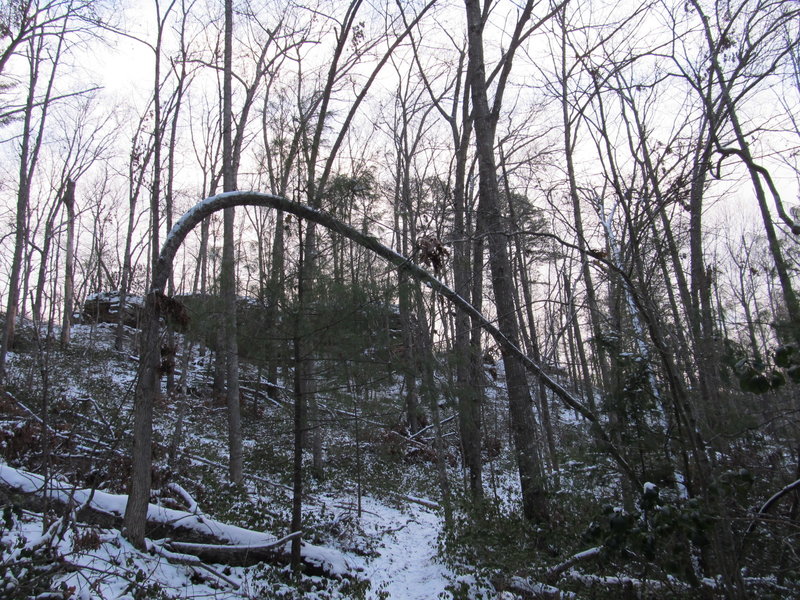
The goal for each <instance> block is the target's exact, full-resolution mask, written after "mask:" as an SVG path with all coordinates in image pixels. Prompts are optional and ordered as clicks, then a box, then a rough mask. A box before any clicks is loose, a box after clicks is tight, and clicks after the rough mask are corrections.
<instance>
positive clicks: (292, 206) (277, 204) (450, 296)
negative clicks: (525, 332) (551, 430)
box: [125, 192, 638, 547]
mask: <svg viewBox="0 0 800 600" xmlns="http://www.w3.org/2000/svg"><path fill="white" fill-rule="evenodd" d="M246 205H249V206H265V207H268V208H273V209H275V210H282V211H284V212H288V213H291V214H293V215H295V216H297V217H300V218H303V219H306V220H308V221H312V222H314V223H316V224H318V225H322V226H323V227H325V228H327V229H329V230H330V231H332V232H334V233H336V234H339V235H342V236H344V237H346V238H348V239H350V240H352V241H354V242H355V243H357V244H359V245H360V246H362V247H364V248H366V249H367V250H370V251H371V252H374V253H375V254H377V255H378V256H380V257H382V258H384V259H385V260H386V261H388V262H389V263H390V264H392V265H394V266H395V267H396V268H398V269H402V270H403V271H405V272H406V273H408V274H409V275H410V276H411V277H412V278H414V279H416V280H417V281H419V282H420V283H422V284H424V285H426V286H428V287H430V288H431V289H432V290H433V291H434V292H436V293H437V294H439V295H441V296H443V297H444V298H446V299H447V300H449V301H450V302H451V303H452V304H453V305H454V306H455V307H456V308H457V309H458V310H460V311H463V312H465V313H466V314H467V315H468V316H469V317H471V318H472V319H473V321H474V322H476V323H478V324H479V325H480V327H481V328H482V329H483V330H484V331H486V332H487V333H488V334H489V335H491V336H492V338H493V339H494V341H495V342H496V343H497V344H498V345H499V346H500V347H501V348H502V349H503V351H504V352H507V353H509V354H510V355H512V356H514V357H515V359H516V360H517V361H519V363H520V364H521V365H523V366H524V368H525V369H527V370H528V371H529V372H530V373H532V374H533V375H535V376H536V377H538V378H539V379H540V380H541V381H542V383H543V384H544V385H545V386H546V387H547V388H548V389H549V390H550V391H552V392H553V393H554V395H555V396H557V397H558V398H559V399H560V400H561V401H563V402H564V403H565V404H566V405H567V406H568V407H570V408H571V409H572V410H575V411H576V412H578V413H580V414H581V415H582V416H583V417H584V418H585V419H587V420H588V421H590V423H592V424H593V425H594V431H595V434H596V435H597V437H598V438H599V439H600V440H601V441H602V442H603V447H604V448H605V449H606V450H607V452H608V453H609V455H610V456H611V457H612V458H613V459H614V461H615V462H616V463H617V466H619V468H620V469H622V470H623V471H624V472H625V473H627V474H628V475H629V477H631V479H632V480H633V481H637V483H638V479H637V477H636V474H635V473H634V472H633V470H632V469H631V467H630V465H628V463H627V462H626V461H625V459H624V458H623V457H622V455H621V454H620V453H619V451H618V449H617V448H616V447H615V446H614V444H613V443H612V441H611V439H610V438H609V436H608V435H607V434H606V432H605V431H604V430H603V429H602V424H601V422H600V419H599V418H598V416H597V415H596V414H595V413H594V412H592V411H591V410H589V409H587V408H586V407H585V406H583V405H582V404H581V403H580V402H579V401H578V400H576V399H575V398H574V397H573V395H572V394H570V393H569V392H568V391H567V390H566V389H565V388H564V387H562V386H561V384H559V383H557V382H556V381H554V380H553V379H552V378H551V377H550V376H549V375H547V374H546V373H545V372H544V371H542V369H541V367H540V366H539V364H537V363H536V362H534V361H533V360H531V359H530V358H529V357H528V356H527V355H526V354H525V353H523V352H522V351H521V350H520V349H519V348H518V347H517V345H515V344H513V343H512V342H511V341H510V340H509V339H508V338H507V337H506V336H505V335H503V333H502V332H501V331H500V330H499V329H498V328H497V327H495V326H494V325H493V324H492V322H491V321H489V320H488V319H487V318H486V317H485V316H484V315H483V314H481V313H480V312H479V311H477V310H476V309H475V307H473V306H472V305H471V304H470V303H469V302H467V301H466V300H465V299H464V298H462V297H461V296H459V295H458V294H456V293H455V292H454V291H453V290H452V289H450V288H449V287H447V286H446V285H444V284H443V283H442V282H441V281H439V280H438V279H436V278H435V277H434V276H433V275H431V274H430V273H428V272H427V271H426V270H425V269H422V268H421V267H419V266H417V265H416V264H414V263H413V262H411V261H410V260H409V259H408V258H407V257H405V256H402V255H401V254H398V253H397V252H394V251H393V250H391V249H390V248H388V247H386V246H384V245H383V244H381V243H380V242H379V241H378V240H377V238H375V237H373V236H371V235H368V234H365V233H363V232H361V231H359V230H357V229H354V228H353V227H350V226H348V225H345V224H344V223H341V222H340V221H338V220H337V219H335V218H333V217H331V216H330V215H328V214H326V213H324V212H321V211H318V210H315V209H313V208H310V207H308V206H306V205H304V204H300V203H297V202H292V201H291V200H287V199H286V198H281V197H280V196H274V195H272V194H264V193H258V192H224V193H222V194H219V195H217V196H211V197H209V198H206V199H205V200H203V201H202V202H200V203H199V204H197V205H195V206H194V207H193V208H192V209H190V210H189V211H188V212H187V213H186V214H184V215H183V217H181V219H180V220H179V221H178V222H177V223H176V224H175V226H174V227H173V228H172V231H170V233H169V235H168V236H167V239H166V240H165V242H164V246H163V248H162V249H161V254H160V255H159V258H158V262H157V263H156V268H155V269H154V271H153V275H152V280H151V283H150V289H149V293H148V294H147V299H146V303H145V314H144V317H143V319H144V322H143V328H142V329H143V333H142V346H141V351H140V360H139V372H138V378H137V384H136V397H135V400H134V440H133V456H132V470H131V493H130V496H129V498H128V505H127V507H126V510H125V530H126V535H127V537H128V539H129V540H130V541H131V542H132V543H134V544H136V545H138V546H140V547H141V546H143V545H144V526H145V517H146V516H147V504H148V498H149V494H150V483H151V473H150V468H151V465H152V433H153V400H154V398H155V392H156V391H157V385H158V368H159V363H160V360H159V359H160V352H159V333H160V332H159V321H160V318H161V314H162V311H163V308H164V305H165V304H167V303H169V301H168V300H167V301H165V297H164V296H163V291H164V288H165V287H166V283H167V279H168V277H169V274H170V271H171V270H172V262H173V260H174V259H175V255H176V254H177V252H178V249H179V248H180V246H181V244H182V243H183V241H184V240H185V239H186V236H187V235H188V234H189V232H190V231H192V229H194V228H195V227H196V226H197V225H198V224H199V223H200V222H201V221H202V220H203V219H205V218H207V217H208V216H210V215H211V214H213V213H215V212H217V211H220V210H223V209H225V208H230V207H234V206H246Z"/></svg>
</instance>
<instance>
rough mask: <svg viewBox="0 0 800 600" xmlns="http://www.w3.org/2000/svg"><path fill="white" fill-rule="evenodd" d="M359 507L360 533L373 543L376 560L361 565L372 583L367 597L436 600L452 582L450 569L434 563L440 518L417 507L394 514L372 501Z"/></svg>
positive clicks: (412, 506) (440, 525) (366, 499)
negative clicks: (360, 517) (361, 509)
mask: <svg viewBox="0 0 800 600" xmlns="http://www.w3.org/2000/svg"><path fill="white" fill-rule="evenodd" d="M362 507H363V515H362V519H361V527H362V528H363V532H364V534H365V535H366V536H367V537H368V538H370V539H372V540H376V545H375V547H374V550H375V552H377V553H378V554H379V556H375V557H369V558H363V559H362V560H363V563H362V564H361V565H360V566H362V567H363V569H364V572H363V574H364V576H365V577H366V578H367V579H369V580H370V581H371V582H372V585H371V587H370V591H369V594H368V596H367V597H368V598H370V600H372V599H373V598H374V599H376V600H378V599H380V598H386V599H390V600H435V599H436V598H438V597H439V594H440V593H442V592H444V591H445V587H446V586H447V585H448V583H449V582H450V581H451V580H452V579H453V578H454V575H453V574H452V573H451V571H450V570H449V569H448V567H447V566H446V565H444V564H442V563H441V562H439V561H438V560H437V554H438V552H437V541H438V540H437V538H438V536H439V532H440V531H441V528H442V520H441V517H440V516H439V515H437V514H436V513H435V512H434V511H432V510H431V509H428V508H425V507H423V506H419V505H416V504H408V505H406V506H404V507H403V509H402V510H398V509H396V508H392V507H389V506H386V505H385V504H382V503H381V502H379V501H376V500H374V499H372V498H364V499H363V501H362ZM381 592H383V595H381ZM448 597H449V595H448Z"/></svg>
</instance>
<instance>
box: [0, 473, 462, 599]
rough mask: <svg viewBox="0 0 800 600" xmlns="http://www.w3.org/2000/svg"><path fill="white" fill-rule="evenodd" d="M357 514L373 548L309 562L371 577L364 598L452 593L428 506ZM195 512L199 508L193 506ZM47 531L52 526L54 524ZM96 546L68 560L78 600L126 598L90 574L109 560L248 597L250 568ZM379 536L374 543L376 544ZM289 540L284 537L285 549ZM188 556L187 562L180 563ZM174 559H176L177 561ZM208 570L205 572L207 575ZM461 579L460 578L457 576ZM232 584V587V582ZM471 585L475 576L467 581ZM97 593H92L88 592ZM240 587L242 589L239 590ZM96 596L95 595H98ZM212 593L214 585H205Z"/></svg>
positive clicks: (257, 536)
mask: <svg viewBox="0 0 800 600" xmlns="http://www.w3.org/2000/svg"><path fill="white" fill-rule="evenodd" d="M0 480H2V481H4V482H5V483H6V484H8V485H10V486H13V487H14V488H16V489H17V490H19V491H22V492H26V493H40V492H41V490H42V489H43V485H44V481H43V478H42V477H41V476H40V475H37V474H35V473H29V472H26V471H22V470H19V469H15V468H12V467H10V466H8V465H0ZM49 487H50V488H51V490H50V494H51V497H54V498H59V499H61V500H64V501H66V500H68V499H69V498H70V496H71V497H72V500H73V501H74V502H75V503H76V504H77V505H82V504H87V505H90V506H91V507H92V508H94V509H96V510H100V511H104V512H106V513H110V514H114V515H117V516H121V515H123V514H124V510H125V504H126V502H127V497H126V496H124V495H116V494H109V493H107V492H103V491H100V490H94V491H92V490H88V489H75V488H74V487H72V486H70V485H68V484H67V483H65V482H63V481H58V480H51V481H50V483H49ZM416 500H418V501H420V502H424V503H425V504H428V505H429V506H435V505H436V503H435V502H433V501H431V500H426V499H424V498H416ZM324 502H325V504H326V505H328V507H329V509H330V510H331V512H333V513H334V514H336V515H337V517H342V516H345V515H351V516H352V514H353V511H354V509H353V507H352V506H349V505H342V504H341V498H339V497H326V498H325V499H324ZM362 506H363V512H362V518H361V520H360V521H359V523H358V525H359V530H360V536H362V538H363V539H364V540H367V543H376V548H375V550H376V552H374V553H371V554H370V555H369V556H359V555H356V554H353V553H346V552H343V551H341V550H339V549H337V548H333V547H323V546H318V545H312V544H308V543H305V542H304V543H303V547H302V554H303V556H304V558H305V559H306V560H307V561H308V562H310V563H312V564H317V565H320V566H325V568H326V569H327V570H328V571H329V572H331V573H334V574H338V575H341V576H345V575H348V574H349V575H352V574H354V573H359V574H360V576H361V577H364V578H366V579H368V580H369V581H370V582H371V586H370V590H369V592H368V594H367V598H369V599H375V600H378V599H381V598H388V599H393V598H395V599H398V600H428V599H430V598H437V597H439V595H440V594H444V597H449V593H448V592H447V587H448V585H451V584H452V583H453V582H454V581H457V580H459V578H458V577H457V576H456V575H455V574H454V573H453V572H452V571H451V570H450V569H449V568H448V567H447V566H445V565H444V564H442V563H441V562H440V561H439V560H438V559H437V555H438V535H439V532H440V530H441V527H442V522H441V516H440V514H439V513H438V512H437V511H435V510H434V509H432V508H429V507H428V506H423V505H418V504H414V503H412V504H405V503H404V504H402V505H401V506H402V507H401V508H397V507H392V506H388V505H387V504H384V503H383V502H381V501H379V500H377V499H374V498H371V497H368V496H366V497H364V498H362ZM195 510H196V507H195ZM148 518H149V519H152V520H156V521H159V522H164V523H179V524H180V525H181V526H183V527H187V528H191V529H194V530H196V531H198V532H200V533H210V534H213V535H214V536H216V537H219V538H220V539H225V540H228V541H229V542H230V543H231V544H232V545H235V546H238V547H254V546H259V545H266V544H270V543H274V542H276V541H278V540H277V538H276V537H275V536H273V535H271V534H267V533H259V532H254V531H250V530H247V529H244V528H241V527H237V526H234V525H228V524H225V523H221V522H219V521H215V520H213V519H210V518H209V517H207V516H204V515H202V514H198V513H191V512H187V511H180V510H175V509H169V508H165V507H160V506H155V505H150V507H149V509H148ZM40 523H41V522H39V523H37V524H36V525H35V526H29V527H28V529H27V531H26V538H27V539H28V544H39V545H41V544H43V543H45V541H44V537H43V536H42V534H41V524H40ZM51 529H52V528H51ZM100 541H101V543H100V546H99V548H97V549H95V550H92V551H89V552H85V553H81V554H79V555H78V556H77V557H73V559H72V560H73V561H74V563H75V565H76V566H79V567H80V569H79V570H78V572H76V573H71V574H69V575H67V576H66V577H65V578H64V582H65V584H66V585H67V586H68V587H73V588H74V589H75V596H74V597H75V598H82V597H84V598H125V599H127V598H129V597H132V596H130V590H128V591H127V592H126V590H125V588H126V584H125V582H124V578H119V577H117V578H115V577H103V578H101V581H100V582H99V583H98V582H97V581H96V580H95V579H94V578H93V577H90V576H89V575H90V573H91V572H92V571H108V570H109V565H127V568H129V569H133V570H139V571H141V572H142V573H144V574H145V575H144V577H145V579H146V580H147V581H149V582H152V583H153V584H154V585H159V586H164V587H170V588H174V589H176V590H179V591H180V590H183V592H181V593H185V594H186V595H185V596H181V597H187V598H188V597H196V596H197V595H201V596H202V595H204V593H205V592H204V591H203V588H205V587H207V586H206V584H194V583H189V581H188V580H189V579H191V578H192V576H193V575H194V577H195V578H196V576H197V572H196V570H197V569H201V568H202V569H205V572H206V576H207V577H208V578H209V579H210V580H211V581H216V583H215V584H214V586H213V587H214V588H217V587H218V586H219V585H223V586H226V587H228V588H230V589H229V590H228V591H226V592H225V593H221V591H220V590H219V589H214V590H213V593H214V594H217V595H215V596H214V597H216V598H220V599H223V598H224V599H226V600H227V599H231V600H232V599H234V598H236V599H239V598H247V597H248V596H247V595H243V594H245V591H244V590H246V589H247V587H248V586H247V585H243V583H244V582H245V580H246V579H247V578H248V577H249V576H251V575H252V573H251V571H252V569H250V570H248V569H245V568H233V569H231V568H228V569H226V570H225V571H224V573H225V574H224V575H222V574H221V573H219V572H217V571H215V570H214V569H213V568H211V567H210V566H202V565H200V564H197V561H196V559H194V560H193V557H191V556H184V555H182V554H180V553H179V552H171V551H169V550H167V549H165V548H164V547H163V546H161V544H159V543H151V544H150V550H151V553H150V554H141V553H137V551H136V550H135V549H134V548H133V547H131V546H130V545H129V544H128V542H127V541H126V540H124V539H123V538H122V536H121V535H120V534H119V532H117V531H116V530H110V531H107V532H105V533H103V534H102V535H101V540H100ZM378 541H379V542H378ZM290 543H291V542H286V546H285V550H287V551H288V549H289V545H290ZM184 559H185V560H184ZM175 562H178V563H179V564H174V563H175ZM208 573H210V575H208ZM461 581H462V582H463V581H465V580H464V578H461ZM231 582H233V583H234V584H235V585H232V584H231ZM467 583H468V584H469V585H471V586H474V585H476V584H475V582H474V581H470V582H467ZM92 590H95V591H92ZM237 590H239V591H237ZM98 592H99V593H100V594H101V595H99V596H98V595H96V593H98ZM208 592H209V593H211V592H212V590H211V589H209V590H208Z"/></svg>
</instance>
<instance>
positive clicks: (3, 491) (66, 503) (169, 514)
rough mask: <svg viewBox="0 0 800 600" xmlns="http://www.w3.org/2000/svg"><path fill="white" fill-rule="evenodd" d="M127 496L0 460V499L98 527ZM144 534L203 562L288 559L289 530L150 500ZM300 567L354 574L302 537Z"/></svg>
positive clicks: (111, 522) (117, 513) (119, 515)
mask: <svg viewBox="0 0 800 600" xmlns="http://www.w3.org/2000/svg"><path fill="white" fill-rule="evenodd" d="M127 502H128V497H127V496H125V495H122V494H109V493H107V492H102V491H100V490H94V489H87V488H76V487H74V486H72V485H70V484H69V483H67V482H65V481H62V480H59V479H51V480H50V481H49V482H47V485H46V486H45V481H44V478H43V477H42V476H41V475H38V474H36V473H29V472H27V471H22V470H19V469H14V468H12V467H9V466H8V465H0V504H16V505H19V506H21V507H22V508H24V509H26V510H30V511H33V512H39V513H40V512H43V511H44V510H54V511H56V512H58V513H60V514H63V515H68V514H71V515H74V517H73V518H74V519H75V520H76V521H79V522H83V523H88V524H92V525H97V526H99V527H102V528H104V529H121V528H122V522H123V515H124V513H125V506H126V504H127ZM145 531H146V535H147V537H148V538H149V539H151V540H154V539H155V540H161V541H159V542H158V545H159V546H161V547H165V546H166V547H167V548H169V549H170V550H173V551H175V552H177V553H180V554H184V555H193V556H197V557H198V559H200V560H202V561H204V562H214V563H219V564H225V565H230V566H249V565H253V564H256V563H258V562H269V563H277V564H288V563H289V560H290V555H291V540H292V539H294V538H296V537H298V536H299V535H301V532H299V531H298V532H294V533H291V534H289V535H288V536H285V537H282V538H278V537H276V536H274V535H271V534H269V533H263V532H259V531H252V530H250V529H245V528H243V527H237V526H235V525H228V524H227V523H222V522H220V521H216V520H214V519H211V518H209V517H208V516H206V515H201V514H196V513H191V512H187V511H182V510H175V509H171V508H165V507H163V506H156V505H154V504H150V505H149V506H148V509H147V526H146V529H145ZM301 558H302V561H303V564H304V567H305V572H306V573H308V574H313V575H323V576H326V577H335V578H347V577H355V576H356V569H355V568H354V567H353V566H352V565H351V564H350V563H349V561H348V560H347V558H346V557H345V556H344V554H342V553H341V552H339V551H338V550H335V549H332V548H325V547H322V546H315V545H312V544H308V543H305V542H304V543H303V544H302V547H301Z"/></svg>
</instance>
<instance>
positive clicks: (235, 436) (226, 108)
mask: <svg viewBox="0 0 800 600" xmlns="http://www.w3.org/2000/svg"><path fill="white" fill-rule="evenodd" d="M232 57H233V1H232V0H225V57H224V60H225V67H224V76H223V93H222V101H223V108H222V113H223V117H222V118H223V121H222V122H223V125H222V189H223V191H225V192H232V191H234V190H235V189H236V172H235V170H234V157H233V140H232V123H233V115H232V106H231V104H232V92H231V79H232V77H233V70H232ZM234 218H235V212H234V209H233V208H226V209H225V211H224V215H223V221H224V222H223V242H222V274H221V282H220V283H221V287H222V297H223V303H224V310H225V317H224V322H225V365H226V370H225V375H226V382H227V386H226V396H225V397H226V399H227V404H228V454H229V468H230V473H229V476H230V481H231V483H233V484H234V485H236V486H241V485H242V484H243V483H244V473H243V467H242V422H241V407H240V406H239V347H238V342H237V339H236V334H237V327H236V262H235V256H234V254H235V253H234V234H233V224H234Z"/></svg>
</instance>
